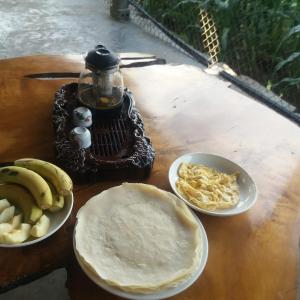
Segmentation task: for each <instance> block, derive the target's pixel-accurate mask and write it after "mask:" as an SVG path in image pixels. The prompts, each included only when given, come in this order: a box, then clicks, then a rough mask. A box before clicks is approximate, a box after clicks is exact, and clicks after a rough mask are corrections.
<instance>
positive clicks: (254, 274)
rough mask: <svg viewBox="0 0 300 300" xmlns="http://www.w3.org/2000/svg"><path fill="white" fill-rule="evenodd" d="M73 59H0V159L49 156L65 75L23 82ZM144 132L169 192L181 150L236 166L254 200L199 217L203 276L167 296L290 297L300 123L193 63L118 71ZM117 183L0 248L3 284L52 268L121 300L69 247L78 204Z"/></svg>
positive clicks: (87, 292)
mask: <svg viewBox="0 0 300 300" xmlns="http://www.w3.org/2000/svg"><path fill="white" fill-rule="evenodd" d="M82 67H83V64H82V58H81V57H79V56H32V57H24V58H16V59H8V60H2V61H0V70H1V73H0V108H1V119H0V136H1V146H0V159H1V162H4V161H12V160H14V159H16V158H21V157H37V158H41V159H45V160H50V161H51V160H53V159H54V157H53V147H52V141H53V133H52V123H51V111H52V104H53V95H54V93H55V91H56V90H57V89H58V88H59V87H60V86H61V85H62V84H64V83H67V82H71V81H72V79H63V80H38V79H29V78H24V77H23V76H24V75H26V74H31V73H42V72H79V71H80V70H81V69H82ZM123 74H124V78H125V83H126V86H128V87H129V88H130V89H131V90H132V92H133V93H134V96H135V100H136V104H137V106H138V108H139V109H140V111H141V113H142V116H143V118H144V122H145V127H146V133H147V134H148V135H149V136H150V137H151V140H152V142H153V145H154V147H155V150H156V159H155V163H154V167H153V170H152V172H151V175H150V177H149V178H147V179H146V180H144V182H145V183H149V184H154V185H156V186H158V187H159V188H162V189H165V190H168V191H170V190H171V188H170V185H169V183H168V176H167V174H168V168H169V166H170V164H171V162H172V161H173V160H174V159H175V158H176V157H177V156H179V155H181V154H183V153H188V152H196V151H198V152H209V153H216V154H219V155H222V156H225V157H228V158H230V159H231V160H233V161H235V162H236V163H238V164H240V165H241V166H243V167H244V168H245V169H247V170H248V172H249V173H250V174H251V175H252V176H253V178H254V179H255V181H256V183H257V186H258V189H259V197H258V200H257V203H256V205H255V206H254V207H253V208H252V209H251V210H250V211H248V212H246V213H244V214H241V215H237V216H233V217H227V218H218V217H212V216H207V215H204V214H199V218H200V220H201V222H202V223H203V224H204V227H205V229H206V232H207V235H208V240H209V257H208V261H207V265H206V268H205V270H204V272H203V274H202V275H201V277H200V278H199V279H198V280H197V282H196V283H194V284H193V285H192V286H191V287H190V288H189V289H188V290H186V291H185V292H183V293H181V294H179V295H177V296H175V297H173V298H172V299H186V300H187V299H189V300H196V299H249V300H254V299H270V300H274V299H295V298H296V295H297V282H298V275H299V274H298V273H299V270H298V267H299V233H300V151H299V150H300V139H299V137H300V129H299V127H298V126H297V125H295V124H293V123H292V122H290V121H289V120H287V119H285V118H283V117H282V116H280V115H279V114H277V113H276V112H274V111H272V110H270V109H269V108H267V107H265V106H264V105H262V104H260V103H258V102H256V101H255V100H253V99H250V98H248V97H246V96H243V95H241V94H240V93H238V92H236V91H234V90H232V89H231V88H229V87H228V85H229V84H228V83H226V82H224V81H221V80H220V79H218V78H216V77H213V76H211V75H207V74H205V73H204V72H203V71H201V70H200V69H198V68H196V67H192V66H184V65H181V66H171V65H164V66H149V67H144V68H132V69H123ZM118 184H120V182H116V181H115V182H105V183H103V182H99V183H96V184H93V185H77V186H75V207H74V210H73V212H72V215H71V218H70V219H69V220H68V221H67V223H66V224H65V225H64V226H63V227H62V228H61V229H60V230H59V231H58V232H57V233H56V234H55V235H53V236H52V237H50V238H48V239H47V240H45V241H43V242H41V243H39V244H37V245H34V246H31V247H26V248H20V249H0V285H1V288H2V290H4V289H5V288H7V287H8V286H9V285H12V284H16V283H18V282H20V280H21V281H22V280H23V281H24V280H29V279H32V278H35V277H37V276H38V275H41V274H44V273H46V272H49V271H51V270H53V269H55V268H58V267H61V266H65V267H66V268H67V270H68V275H69V277H68V282H67V286H68V288H69V290H70V295H71V298H72V299H119V298H118V297H115V296H113V295H110V294H108V293H107V292H105V291H103V290H102V289H100V288H98V287H97V286H96V285H95V284H93V283H92V282H91V281H90V280H89V279H88V278H87V277H86V276H85V275H84V274H83V272H82V271H81V270H80V268H79V267H78V264H77V263H76V261H75V260H74V256H73V251H72V233H73V227H74V222H75V216H76V212H77V210H78V209H79V208H80V207H81V206H82V205H83V204H84V203H85V202H86V201H87V200H88V199H89V198H90V197H91V196H93V195H95V194H97V193H99V192H101V191H102V190H104V189H106V188H108V187H111V186H114V185H118Z"/></svg>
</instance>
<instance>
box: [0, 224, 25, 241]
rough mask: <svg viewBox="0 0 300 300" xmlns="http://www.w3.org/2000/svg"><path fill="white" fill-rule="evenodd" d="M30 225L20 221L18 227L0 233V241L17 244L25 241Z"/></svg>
mask: <svg viewBox="0 0 300 300" xmlns="http://www.w3.org/2000/svg"><path fill="white" fill-rule="evenodd" d="M30 229H31V225H30V224H27V223H22V224H21V226H20V229H13V230H12V231H10V232H5V233H3V234H1V235H0V243H2V244H19V243H22V242H24V241H26V240H27V239H28V238H29V237H30Z"/></svg>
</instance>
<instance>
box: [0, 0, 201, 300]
mask: <svg viewBox="0 0 300 300" xmlns="http://www.w3.org/2000/svg"><path fill="white" fill-rule="evenodd" d="M97 44H104V45H106V46H107V47H108V48H110V49H111V50H113V51H116V52H146V53H152V54H155V55H156V56H158V57H162V58H167V61H168V62H169V63H177V64H179V63H187V64H197V63H196V62H195V61H194V60H192V59H191V58H190V57H188V56H186V55H185V54H183V53H182V52H180V51H179V50H177V49H175V48H174V47H172V46H170V45H169V44H167V43H166V42H163V41H161V40H159V39H157V38H155V37H154V36H153V35H150V34H149V33H147V32H145V31H144V30H142V29H141V28H139V27H138V26H136V25H135V24H133V23H132V22H126V23H120V22H117V21H114V20H113V19H111V18H110V16H109V13H108V5H107V1H105V0H0V59H1V58H10V57H16V56H24V55H33V54H65V53H68V54H70V53H82V54H84V53H85V52H86V51H87V50H89V49H92V48H93V47H94V46H95V45H97ZM65 281H66V271H65V270H63V269H61V270H57V271H55V272H53V273H52V274H50V275H48V276H45V277H43V278H41V279H39V280H37V281H34V282H32V283H30V284H27V285H24V286H21V287H18V288H16V289H14V290H11V291H9V292H7V293H4V294H1V295H0V299H1V300H12V299H13V300H23V299H30V300H35V299H44V300H52V299H53V300H54V299H59V300H64V299H68V294H67V290H66V288H65V286H64V285H65Z"/></svg>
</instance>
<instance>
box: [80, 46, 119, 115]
mask: <svg viewBox="0 0 300 300" xmlns="http://www.w3.org/2000/svg"><path fill="white" fill-rule="evenodd" d="M119 63H120V59H119V57H118V56H117V55H116V54H114V53H112V52H111V51H109V50H108V49H107V48H106V47H104V46H102V45H98V46H96V47H95V49H93V50H91V51H89V52H88V53H87V55H86V57H85V70H84V71H83V72H81V73H80V78H79V83H78V96H79V101H80V102H81V104H83V105H84V106H87V107H88V108H90V109H91V110H92V112H93V113H94V114H95V115H96V116H98V115H101V116H105V115H106V116H112V115H115V114H118V113H120V112H121V109H122V105H123V93H124V84H123V78H122V75H121V72H120V67H119Z"/></svg>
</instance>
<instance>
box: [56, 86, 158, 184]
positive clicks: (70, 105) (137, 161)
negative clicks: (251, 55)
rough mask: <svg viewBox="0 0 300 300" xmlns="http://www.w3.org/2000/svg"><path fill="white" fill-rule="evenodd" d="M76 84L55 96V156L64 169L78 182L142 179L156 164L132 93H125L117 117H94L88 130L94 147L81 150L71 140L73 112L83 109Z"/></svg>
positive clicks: (65, 87)
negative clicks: (76, 108) (75, 109)
mask: <svg viewBox="0 0 300 300" xmlns="http://www.w3.org/2000/svg"><path fill="white" fill-rule="evenodd" d="M77 89H78V85H77V83H71V84H67V85H64V86H62V87H61V88H60V89H59V90H58V91H57V92H56V94H55V100H54V111H53V124H54V130H55V132H54V135H55V142H54V147H55V153H56V159H57V163H58V164H59V165H61V166H62V167H63V168H64V169H65V170H66V171H67V172H69V174H70V175H71V176H72V177H73V179H74V180H75V181H80V182H82V181H85V182H86V181H91V180H92V181H94V180H105V179H110V180H111V179H123V178H124V179H125V178H126V179H130V178H143V177H145V176H147V175H149V172H150V170H151V168H152V165H153V161H154V157H155V154H154V150H153V147H152V144H151V142H150V139H149V138H147V137H146V136H145V135H144V124H143V121H142V119H141V116H140V113H139V112H138V110H137V109H136V107H135V106H134V104H133V99H132V96H131V93H130V92H129V91H128V90H125V91H124V104H123V108H122V111H121V113H120V114H119V115H118V116H115V117H111V118H106V117H99V116H96V115H95V114H93V124H92V126H91V127H90V128H89V129H90V131H91V136H92V146H91V147H90V148H89V149H79V148H78V146H77V145H76V144H74V143H73V142H72V141H70V139H69V133H70V130H71V129H72V128H73V127H74V125H73V124H72V111H73V109H74V108H75V107H77V106H80V105H81V104H80V103H79V102H78V97H77Z"/></svg>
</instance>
